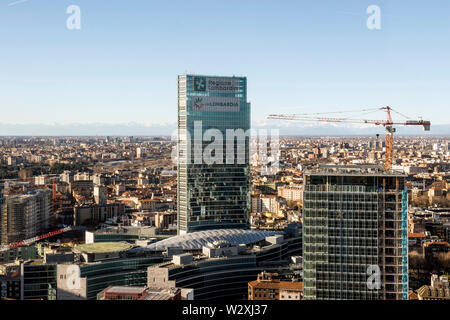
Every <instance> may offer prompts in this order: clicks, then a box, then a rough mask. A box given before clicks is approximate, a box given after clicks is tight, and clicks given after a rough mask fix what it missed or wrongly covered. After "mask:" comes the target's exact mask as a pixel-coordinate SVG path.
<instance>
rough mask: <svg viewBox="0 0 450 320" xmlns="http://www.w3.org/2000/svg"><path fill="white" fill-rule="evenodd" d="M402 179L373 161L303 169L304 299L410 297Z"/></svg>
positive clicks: (400, 298) (393, 298)
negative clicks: (362, 163)
mask: <svg viewBox="0 0 450 320" xmlns="http://www.w3.org/2000/svg"><path fill="white" fill-rule="evenodd" d="M404 180H405V176H404V175H403V174H400V173H395V172H392V171H384V170H382V169H381V168H379V167H375V166H323V167H322V168H318V169H312V170H309V171H306V172H305V173H304V195H303V201H304V203H303V257H304V282H303V284H304V297H305V299H314V300H315V299H343V300H408V238H407V230H408V228H407V194H406V189H405V184H404ZM374 271H375V272H374ZM376 273H378V275H379V278H378V280H380V281H379V283H380V285H376V286H374V281H373V280H374V279H375V278H373V277H372V276H373V275H374V274H376Z"/></svg>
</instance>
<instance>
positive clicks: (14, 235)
mask: <svg viewBox="0 0 450 320" xmlns="http://www.w3.org/2000/svg"><path fill="white" fill-rule="evenodd" d="M1 199H2V196H1V192H0V242H1V244H2V245H7V244H9V243H13V242H18V241H22V240H25V239H28V238H32V237H35V236H37V235H39V234H41V233H43V232H45V231H47V230H48V229H49V228H50V227H51V223H52V221H51V220H52V194H51V191H50V190H36V191H34V192H31V193H28V194H22V195H10V196H8V197H6V198H5V199H3V200H1ZM2 202H3V203H2Z"/></svg>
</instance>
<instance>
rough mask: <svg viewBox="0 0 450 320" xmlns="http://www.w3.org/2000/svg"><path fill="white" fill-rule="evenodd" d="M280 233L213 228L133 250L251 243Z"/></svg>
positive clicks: (195, 247)
mask: <svg viewBox="0 0 450 320" xmlns="http://www.w3.org/2000/svg"><path fill="white" fill-rule="evenodd" d="M275 234H281V233H280V232H275V231H260V230H242V229H214V230H205V231H197V232H192V233H187V234H184V235H178V236H174V237H171V238H168V239H164V240H161V241H159V242H156V243H152V244H150V245H148V246H146V247H141V248H136V249H134V250H142V249H146V250H154V251H164V250H167V248H170V247H180V248H182V249H185V250H194V249H198V250H200V249H202V247H203V246H205V245H207V244H208V243H213V242H214V241H220V240H224V241H227V242H229V243H230V244H234V245H238V244H253V243H257V242H259V241H262V240H264V239H265V238H266V237H267V236H271V235H275Z"/></svg>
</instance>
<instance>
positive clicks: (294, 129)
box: [0, 120, 450, 136]
mask: <svg viewBox="0 0 450 320" xmlns="http://www.w3.org/2000/svg"><path fill="white" fill-rule="evenodd" d="M176 128H177V126H176V123H166V124H143V123H137V122H131V123H117V124H109V123H72V124H8V123H1V122H0V136H162V135H164V136H170V135H171V134H174V133H176ZM252 128H254V129H267V130H270V129H278V130H279V134H280V135H298V136H303V135H305V136H343V135H372V134H373V135H375V134H377V133H379V134H380V135H383V134H384V128H383V127H375V126H363V127H357V126H342V125H336V124H328V123H323V124H322V123H321V124H315V123H314V124H312V123H301V122H284V123H283V122H278V121H273V122H272V121H270V120H266V121H260V122H254V123H253V124H252ZM396 134H397V135H432V136H436V135H437V136H450V125H432V126H431V131H423V130H422V128H421V127H405V126H399V127H397V133H396Z"/></svg>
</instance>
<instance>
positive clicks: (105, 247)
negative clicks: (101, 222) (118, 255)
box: [74, 242, 132, 253]
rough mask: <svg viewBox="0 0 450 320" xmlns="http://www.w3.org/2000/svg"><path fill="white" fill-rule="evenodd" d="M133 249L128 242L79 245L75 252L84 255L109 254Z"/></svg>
mask: <svg viewBox="0 0 450 320" xmlns="http://www.w3.org/2000/svg"><path fill="white" fill-rule="evenodd" d="M131 248H132V245H131V244H129V243H126V242H96V243H89V244H80V245H77V246H76V247H75V249H74V250H76V251H79V252H83V253H108V252H121V251H126V250H128V249H131Z"/></svg>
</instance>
